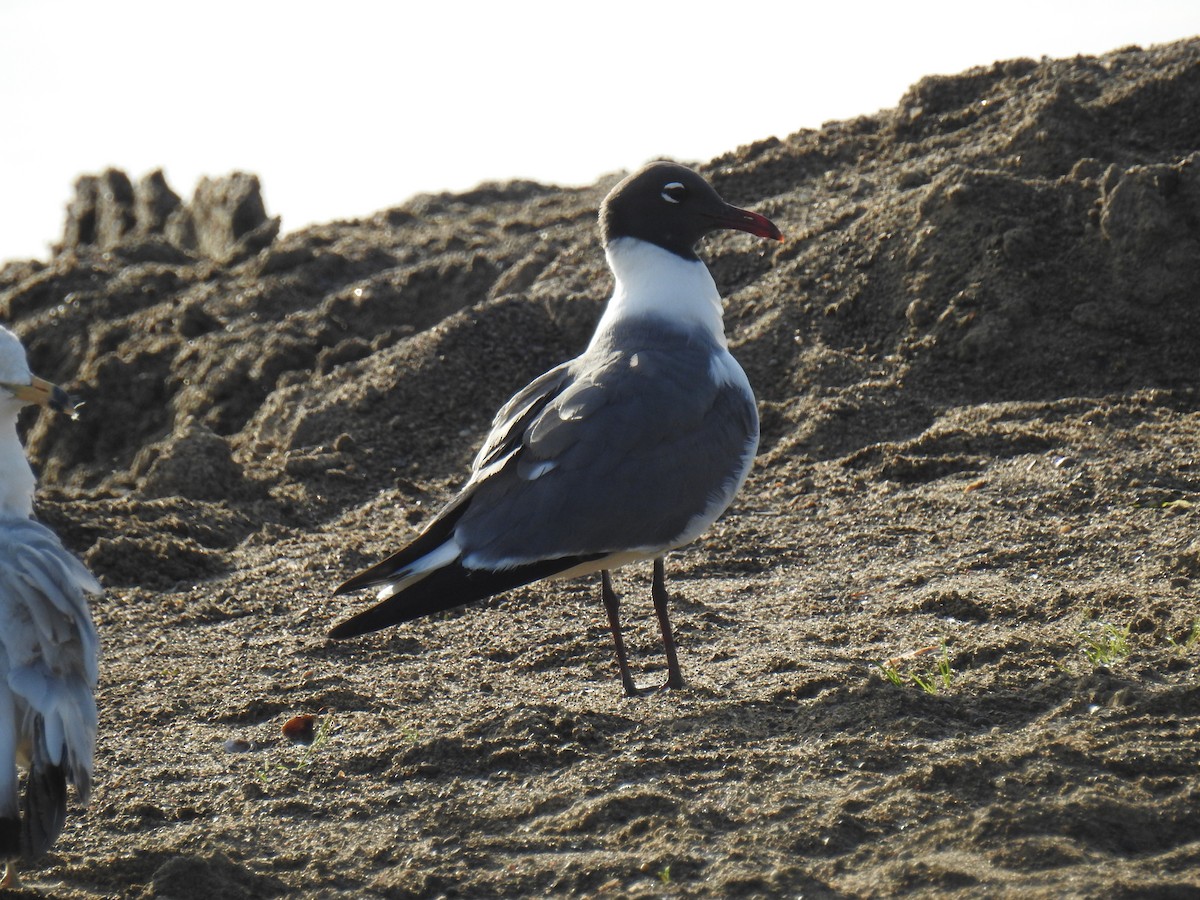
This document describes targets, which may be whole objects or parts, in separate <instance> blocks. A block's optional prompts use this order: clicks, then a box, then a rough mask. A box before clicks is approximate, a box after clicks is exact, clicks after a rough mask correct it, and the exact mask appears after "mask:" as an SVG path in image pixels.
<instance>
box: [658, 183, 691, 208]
mask: <svg viewBox="0 0 1200 900" xmlns="http://www.w3.org/2000/svg"><path fill="white" fill-rule="evenodd" d="M661 196H662V198H663V199H664V200H666V201H667V202H668V203H681V202H683V198H684V197H686V196H687V188H685V187H684V186H683V185H682V184H680V183H679V182H678V181H672V182H671V183H670V184H664V185H663V189H662V194H661Z"/></svg>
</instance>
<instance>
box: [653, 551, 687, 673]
mask: <svg viewBox="0 0 1200 900" xmlns="http://www.w3.org/2000/svg"><path fill="white" fill-rule="evenodd" d="M650 595H651V596H652V597H653V598H654V611H655V612H656V613H658V627H659V628H660V629H661V630H662V636H663V648H664V649H665V650H666V651H667V683H666V685H664V687H669V688H681V687H683V672H681V671H680V670H679V657H678V656H676V655H675V637H674V636H673V635H672V634H671V620H670V619H669V618H667V601H668V600H669V599H670V595H668V594H667V571H666V566H664V565H663V558H662V557H661V556H660V557H659V558H658V559H656V560H654V581H653V582H652V583H651V587H650Z"/></svg>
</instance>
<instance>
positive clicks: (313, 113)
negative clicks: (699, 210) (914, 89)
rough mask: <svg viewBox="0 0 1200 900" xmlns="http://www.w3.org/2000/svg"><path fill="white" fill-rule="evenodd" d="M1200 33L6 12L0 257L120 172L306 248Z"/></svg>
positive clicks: (754, 11) (1172, 1) (720, 8)
mask: <svg viewBox="0 0 1200 900" xmlns="http://www.w3.org/2000/svg"><path fill="white" fill-rule="evenodd" d="M334 10H336V11H334ZM977 10H978V11H977ZM1195 34H1200V2H1197V0H1138V2H1106V0H1068V2H1054V0H1036V2H1031V0H999V2H996V0H993V2H991V3H989V4H987V5H986V6H982V5H980V6H976V5H975V4H972V3H969V2H964V0H946V2H937V0H909V2H902V0H888V2H879V3H875V2H853V0H846V2H842V3H829V2H822V3H820V4H815V3H804V2H800V0H791V2H777V0H749V2H747V0H722V2H712V3H704V2H698V0H693V2H688V3H679V2H662V3H656V2H654V0H638V2H629V0H605V2H601V3H586V4H585V3H571V2H569V0H553V2H522V0H490V2H470V0H448V2H441V0H424V2H422V3H419V4H418V3H408V2H400V0H396V2H356V0H342V2H339V3H330V2H328V0H323V2H310V0H290V2H279V0H205V2H203V3H187V4H184V3H176V2H170V0H108V2H98V0H0V121H2V122H3V129H4V131H3V134H2V136H0V261H3V260H7V259H13V258H20V257H40V258H45V257H46V256H47V255H48V249H49V244H50V243H51V242H52V241H54V240H56V239H57V238H58V237H59V236H60V234H61V231H62V219H63V211H64V208H65V206H66V204H67V202H68V200H69V199H70V197H71V193H72V185H73V183H74V181H75V178H76V177H77V176H78V175H80V174H82V173H84V172H98V171H101V170H102V169H104V168H106V167H107V166H117V167H119V168H122V169H124V170H125V171H126V172H128V173H129V175H130V177H131V178H134V179H135V180H136V179H137V178H138V177H140V176H141V175H143V174H145V173H146V172H148V171H150V170H152V169H154V168H157V167H160V166H161V167H162V168H164V169H165V170H166V175H167V180H168V182H169V183H170V184H171V186H172V187H173V188H174V189H175V191H176V192H177V193H179V194H180V195H181V196H183V197H184V198H185V199H186V198H187V197H190V195H191V192H192V190H193V188H194V186H195V183H196V181H197V179H198V178H199V177H200V176H202V175H222V174H225V173H228V172H230V171H233V170H237V169H240V170H243V171H249V172H254V173H257V174H258V175H259V176H260V178H261V179H262V184H263V192H264V195H265V199H266V202H267V208H268V212H269V213H270V214H272V215H282V216H283V227H284V230H285V231H291V230H294V229H296V228H299V227H302V226H304V225H306V224H309V223H312V222H320V221H327V220H330V219H336V218H352V217H358V216H364V215H367V214H369V213H372V212H374V211H376V210H379V209H384V208H386V207H389V206H395V205H397V204H399V203H400V202H402V201H404V200H405V199H406V198H408V197H410V196H411V195H412V194H414V193H417V192H420V191H437V190H462V189H466V188H469V187H472V186H474V185H475V184H477V183H479V182H480V181H483V180H502V179H508V178H513V177H524V178H533V179H536V180H539V181H545V182H554V183H560V184H585V183H590V182H592V181H594V180H595V179H596V178H597V177H598V176H599V175H601V174H603V173H605V172H614V171H616V170H618V169H622V168H631V167H635V166H638V165H640V164H641V163H643V162H645V161H646V160H648V159H652V158H655V157H659V156H671V157H674V158H677V159H681V160H706V159H708V158H711V157H713V156H716V155H717V154H719V153H722V152H724V151H727V150H732V149H734V148H735V147H737V146H738V145H740V144H746V143H749V142H751V141H755V140H759V139H761V138H765V137H769V136H771V135H776V136H779V137H783V136H785V135H787V134H790V133H792V132H794V131H797V130H799V129H801V128H815V127H819V126H820V125H821V123H822V122H826V121H829V120H833V119H846V118H851V117H853V116H856V115H860V114H863V113H871V112H874V111H876V110H878V109H881V108H884V107H890V106H894V105H895V104H896V102H897V100H899V98H900V96H901V95H902V94H903V93H904V91H905V89H906V88H907V87H908V86H909V85H910V84H912V83H913V82H914V81H916V80H917V79H918V78H920V77H921V76H922V75H927V74H934V73H941V74H950V73H955V72H959V71H961V70H963V69H966V68H969V67H971V66H976V65H988V64H990V63H992V62H993V61H995V60H997V59H1010V58H1013V57H1019V56H1028V57H1033V58H1039V57H1042V56H1054V57H1060V56H1072V55H1075V54H1077V53H1085V54H1098V53H1103V52H1105V51H1108V50H1111V49H1115V48H1117V47H1121V46H1125V45H1128V44H1140V45H1142V46H1148V45H1150V44H1155V43H1163V42H1166V41H1171V40H1176V39H1178V38H1183V37H1188V36H1191V35H1195Z"/></svg>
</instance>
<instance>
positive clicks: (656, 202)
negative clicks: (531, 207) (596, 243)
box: [600, 162, 783, 259]
mask: <svg viewBox="0 0 1200 900" xmlns="http://www.w3.org/2000/svg"><path fill="white" fill-rule="evenodd" d="M721 228H736V229H737V230H738V231H748V232H749V233H750V234H754V235H757V236H758V237H763V238H770V239H772V240H776V241H782V240H783V235H782V234H781V233H780V231H779V229H778V228H776V227H775V226H774V225H773V224H772V223H771V222H770V220H768V219H766V218H764V217H763V216H760V215H759V214H758V213H752V212H748V211H747V210H744V209H738V208H737V207H736V206H730V205H729V204H728V203H726V202H725V201H724V200H722V199H721V197H720V195H718V194H717V192H716V191H715V190H713V186H712V185H711V184H709V183H708V182H707V181H705V180H704V179H703V178H701V177H700V176H699V175H697V174H696V173H695V172H693V171H692V170H691V169H689V168H687V167H686V166H680V165H677V164H675V163H668V162H655V163H650V164H649V165H648V166H645V167H643V168H641V169H639V170H638V171H636V172H634V173H633V174H632V175H630V176H629V177H628V178H626V179H624V180H623V181H621V182H620V183H619V184H618V185H617V186H616V187H615V188H613V189H612V190H611V191H610V192H609V194H608V196H607V197H605V198H604V203H603V204H601V206H600V236H601V238H602V239H603V240H604V243H605V244H606V245H607V244H609V243H610V242H612V241H614V240H616V239H617V238H621V237H634V238H638V239H639V240H643V241H648V242H649V243H651V244H657V245H658V246H660V247H662V248H663V249H665V250H670V251H671V252H672V253H674V254H676V255H677V256H682V257H683V258H684V259H696V258H697V257H696V252H695V247H696V242H697V241H699V240H700V238H702V237H704V235H706V234H708V233H709V232H710V231H716V230H718V229H721Z"/></svg>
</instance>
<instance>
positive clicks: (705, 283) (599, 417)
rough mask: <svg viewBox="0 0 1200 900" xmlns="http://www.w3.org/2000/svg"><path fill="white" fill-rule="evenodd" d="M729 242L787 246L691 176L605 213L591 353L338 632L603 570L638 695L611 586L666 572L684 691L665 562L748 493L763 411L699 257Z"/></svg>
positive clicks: (379, 575) (670, 172) (657, 176)
mask: <svg viewBox="0 0 1200 900" xmlns="http://www.w3.org/2000/svg"><path fill="white" fill-rule="evenodd" d="M722 228H733V229H737V230H739V231H746V232H749V233H750V234H753V235H757V236H758V237H763V238H771V239H774V240H783V235H782V234H781V233H780V231H779V229H778V228H776V227H775V226H774V225H773V224H772V223H771V222H770V221H769V220H767V219H766V218H764V217H763V216H760V215H758V214H757V213H752V212H747V211H746V210H744V209H738V208H737V207H735V206H730V205H729V204H728V203H726V202H725V201H724V200H722V199H721V198H720V197H719V196H718V195H717V192H716V191H715V190H713V188H712V186H711V185H709V183H708V182H707V181H705V180H704V179H703V178H702V177H700V176H699V175H698V174H696V173H695V172H693V171H692V170H691V169H687V168H685V167H683V166H679V165H675V164H673V163H663V162H658V163H652V164H650V165H648V166H646V167H645V168H643V169H641V170H640V171H638V172H635V173H634V174H633V175H630V176H629V177H628V178H626V179H625V180H623V181H622V182H620V183H619V184H618V185H617V186H616V187H615V188H613V189H612V191H611V192H610V193H609V195H608V197H607V198H606V199H605V200H604V203H603V205H602V206H601V207H600V233H601V236H602V238H603V241H604V247H605V253H606V256H607V258H608V264H609V267H610V268H611V269H612V271H613V275H614V276H615V278H616V290H615V291H614V293H613V296H612V299H611V300H609V301H608V304H607V306H606V308H605V310H604V314H603V315H602V316H601V318H600V322H599V324H598V325H597V326H596V332H595V334H594V335H593V336H592V340H591V342H590V343H589V344H588V346H587V349H586V350H584V352H583V353H582V355H580V356H577V357H576V358H575V359H572V360H570V361H568V362H565V363H562V364H561V365H559V366H556V367H555V368H553V369H551V370H550V371H549V372H547V373H546V374H545V375H542V376H541V377H540V378H538V379H536V380H534V381H533V382H532V383H531V384H529V385H528V386H527V387H525V388H524V389H523V390H521V391H520V392H519V393H517V395H516V396H514V397H513V398H512V399H511V400H509V401H508V403H507V404H505V405H504V407H503V408H502V409H501V410H500V411H499V412H498V413H497V414H496V418H495V419H494V420H493V422H492V429H491V431H490V432H489V433H488V436H487V438H486V439H485V440H484V442H483V447H482V448H481V449H480V450H479V454H478V455H477V456H476V457H475V462H474V463H473V465H472V467H471V477H470V479H469V480H468V481H467V483H466V485H465V486H464V487H463V488H462V490H461V491H460V492H459V494H458V495H457V496H456V497H455V498H454V499H453V500H451V501H450V503H449V504H448V505H447V506H446V507H445V508H444V509H443V510H442V511H441V512H440V513H439V514H438V515H437V517H436V518H435V519H433V521H432V522H430V523H429V525H427V526H426V528H425V530H424V531H422V532H421V534H420V536H419V537H417V538H416V540H414V541H413V542H412V543H410V544H409V545H408V546H407V547H405V548H404V549H403V550H400V551H399V552H398V553H395V554H393V555H392V556H389V557H388V558H387V559H385V560H384V561H383V562H381V563H379V564H378V565H375V566H372V567H371V568H369V569H367V570H366V571H364V572H361V573H359V574H358V575H356V576H354V577H353V578H351V579H350V580H349V581H347V582H346V583H345V584H343V585H342V586H341V587H339V588H338V589H337V591H336V593H337V594H343V593H346V592H347V591H353V590H357V589H358V588H364V587H377V588H379V592H378V595H377V599H378V600H379V602H378V603H377V604H376V605H375V606H372V607H371V608H369V609H367V610H365V611H363V612H360V613H359V614H358V615H356V616H354V617H353V618H351V619H349V620H347V621H345V622H342V623H341V624H340V625H338V626H336V627H335V628H334V629H333V630H332V631H330V632H329V636H330V637H332V638H348V637H354V636H356V635H360V634H365V633H366V632H370V631H376V630H378V629H380V628H385V627H387V626H388V625H395V624H397V623H399V622H407V621H409V620H411V619H415V618H418V617H419V616H425V615H429V614H430V613H435V612H440V611H442V610H447V609H451V608H452V607H456V606H461V605H463V604H465V603H470V602H472V601H474V600H481V599H483V598H484V597H490V596H492V595H494V594H498V593H500V592H502V591H507V590H509V589H510V588H515V587H518V586H520V585H523V584H528V583H530V582H532V581H537V580H539V579H542V578H574V577H575V576H578V575H586V574H589V573H592V572H597V571H598V572H600V579H601V580H600V584H601V596H602V597H603V600H604V607H605V610H606V611H607V613H608V622H609V627H610V628H611V629H612V635H613V641H614V643H615V644H616V651H617V664H618V665H619V667H620V670H621V683H622V685H623V686H624V688H625V693H626V694H628V695H631V696H632V695H634V694H636V693H638V692H639V691H638V689H637V688H636V687H635V686H634V682H633V678H632V676H631V675H630V673H629V662H628V657H627V655H626V652H625V641H624V639H623V638H622V635H621V624H620V615H619V614H620V600H619V599H618V598H617V595H616V594H615V593H614V592H613V589H612V581H611V578H610V576H609V571H610V570H611V569H615V568H617V567H619V566H623V565H627V564H628V563H632V562H640V561H643V560H651V559H652V560H654V578H653V584H652V589H651V596H652V597H653V599H654V609H655V611H656V612H657V614H658V623H659V627H660V628H661V629H662V636H663V645H664V647H665V650H666V656H667V667H668V677H667V681H666V684H665V687H670V688H678V687H682V685H683V676H682V674H681V673H680V671H679V661H678V659H677V658H676V653H675V640H674V638H673V637H672V635H671V623H670V621H669V620H668V618H667V589H666V577H665V573H664V568H663V555H664V554H666V553H667V552H668V551H670V550H674V549H676V548H677V547H682V546H683V545H684V544H687V543H690V542H691V541H693V540H695V539H696V538H697V537H699V536H700V535H701V534H702V533H703V532H704V531H705V530H706V529H707V528H708V527H709V526H710V525H711V524H712V523H713V522H714V521H716V519H717V517H718V516H719V515H721V513H723V512H724V511H725V509H726V507H728V506H729V504H730V502H731V501H732V500H733V498H734V495H735V494H737V492H738V490H739V489H740V488H741V486H742V483H743V482H744V481H745V480H746V475H747V473H748V472H749V471H750V464H751V462H752V461H753V459H754V454H755V451H756V450H757V448H758V412H757V409H756V408H755V402H754V394H753V392H752V391H751V390H750V382H749V381H748V380H747V378H746V374H745V372H743V371H742V367H741V366H740V365H738V363H737V360H735V359H734V358H733V356H732V355H730V353H729V349H728V344H727V342H726V339H725V329H724V323H723V321H722V315H721V313H722V303H721V297H720V295H719V294H718V293H717V287H716V285H715V284H714V283H713V279H712V276H711V275H710V274H709V272H708V268H707V267H706V266H705V265H704V263H703V262H702V261H701V260H700V258H699V257H698V256H697V255H696V252H695V246H696V244H697V242H698V241H699V240H700V239H701V238H702V237H704V235H706V234H708V233H709V232H711V231H716V230H718V229H722Z"/></svg>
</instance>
